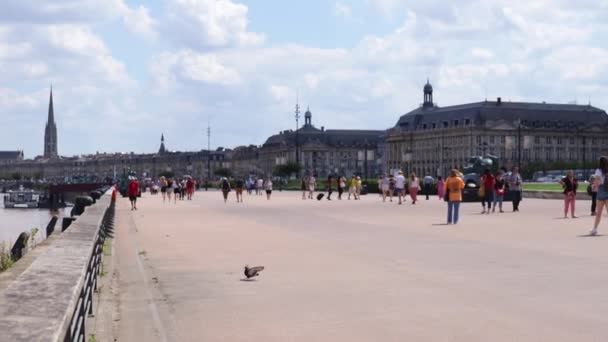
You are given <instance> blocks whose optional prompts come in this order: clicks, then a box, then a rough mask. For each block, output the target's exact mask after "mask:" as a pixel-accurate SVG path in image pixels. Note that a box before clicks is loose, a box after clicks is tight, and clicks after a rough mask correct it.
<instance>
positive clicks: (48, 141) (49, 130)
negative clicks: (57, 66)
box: [44, 85, 59, 159]
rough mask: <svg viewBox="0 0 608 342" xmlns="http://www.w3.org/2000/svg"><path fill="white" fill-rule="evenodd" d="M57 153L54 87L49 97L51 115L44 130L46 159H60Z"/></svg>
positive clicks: (49, 114)
mask: <svg viewBox="0 0 608 342" xmlns="http://www.w3.org/2000/svg"><path fill="white" fill-rule="evenodd" d="M58 157H59V154H58V153H57V126H56V125H55V109H54V108H53V86H52V85H51V92H50V95H49V113H48V117H47V121H46V127H45V128H44V158H47V159H54V158H58Z"/></svg>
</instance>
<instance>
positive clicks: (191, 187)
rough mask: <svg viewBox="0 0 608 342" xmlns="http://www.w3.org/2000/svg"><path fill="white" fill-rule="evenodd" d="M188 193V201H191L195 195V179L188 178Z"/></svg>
mask: <svg viewBox="0 0 608 342" xmlns="http://www.w3.org/2000/svg"><path fill="white" fill-rule="evenodd" d="M186 193H187V194H188V200H189V201H191V200H192V195H193V194H194V179H193V178H192V177H188V180H187V181H186Z"/></svg>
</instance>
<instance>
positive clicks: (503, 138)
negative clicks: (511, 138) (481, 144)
mask: <svg viewBox="0 0 608 342" xmlns="http://www.w3.org/2000/svg"><path fill="white" fill-rule="evenodd" d="M506 142H507V137H505V136H504V135H503V136H501V137H500V143H501V144H505V143H506Z"/></svg>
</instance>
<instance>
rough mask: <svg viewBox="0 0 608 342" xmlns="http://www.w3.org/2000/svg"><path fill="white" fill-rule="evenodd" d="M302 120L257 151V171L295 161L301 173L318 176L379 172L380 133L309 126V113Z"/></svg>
mask: <svg viewBox="0 0 608 342" xmlns="http://www.w3.org/2000/svg"><path fill="white" fill-rule="evenodd" d="M304 119H305V121H304V126H302V127H301V128H299V129H298V130H296V131H292V130H289V131H283V132H280V133H279V134H276V135H273V136H271V137H270V138H268V139H267V140H266V142H265V143H264V144H263V145H262V146H261V147H260V148H259V150H258V153H257V168H258V169H260V170H262V172H263V173H264V174H267V175H270V174H272V171H273V169H274V167H275V166H277V165H281V164H286V163H288V162H298V163H300V165H302V167H303V170H304V172H305V173H314V174H317V175H318V176H319V177H327V176H328V175H330V174H332V175H346V176H350V175H353V174H357V175H361V176H363V177H365V176H368V177H370V178H371V177H375V176H376V175H377V174H378V173H381V172H382V171H383V160H382V158H383V155H384V154H383V152H384V151H383V144H382V141H383V135H384V131H379V130H341V129H335V130H334V129H327V130H326V129H325V127H321V128H320V129H319V128H317V127H315V126H314V125H313V124H312V113H311V112H310V110H307V111H306V113H305V115H304ZM296 151H297V152H296ZM235 162H236V160H235Z"/></svg>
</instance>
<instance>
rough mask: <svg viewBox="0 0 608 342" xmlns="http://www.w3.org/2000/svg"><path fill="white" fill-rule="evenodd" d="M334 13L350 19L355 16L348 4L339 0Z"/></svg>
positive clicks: (339, 16)
mask: <svg viewBox="0 0 608 342" xmlns="http://www.w3.org/2000/svg"><path fill="white" fill-rule="evenodd" d="M334 15H335V16H336V17H338V18H342V19H350V18H352V16H353V12H352V10H351V8H350V7H349V6H348V5H345V4H343V3H341V2H339V1H338V2H336V3H335V5H334Z"/></svg>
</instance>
